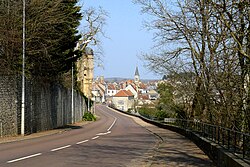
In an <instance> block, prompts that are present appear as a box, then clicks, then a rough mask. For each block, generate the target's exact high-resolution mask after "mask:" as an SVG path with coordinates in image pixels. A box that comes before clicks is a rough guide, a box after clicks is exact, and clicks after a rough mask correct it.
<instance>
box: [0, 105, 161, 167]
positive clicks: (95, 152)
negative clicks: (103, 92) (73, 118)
mask: <svg viewBox="0 0 250 167" xmlns="http://www.w3.org/2000/svg"><path fill="white" fill-rule="evenodd" d="M96 113H97V115H98V116H100V119H99V120H98V121H95V122H93V123H91V124H87V125H84V126H82V127H77V128H75V129H74V130H70V131H66V132H64V133H60V134H54V135H50V136H44V137H40V138H35V139H29V140H23V141H18V142H11V143H5V144H0V166H1V167H2V166H4V167H5V166H6V167H29V166H36V167H44V166H46V167H48V166H53V167H67V166H69V167H78V166H81V167H82V166H91V167H95V166H98V167H105V166H107V167H111V166H115V167H119V166H129V164H130V163H131V161H133V160H135V159H138V158H139V157H142V156H143V155H144V154H146V153H147V152H148V151H149V150H150V149H153V148H154V146H155V145H156V143H157V140H158V138H157V137H155V136H154V135H153V134H152V133H150V132H149V131H148V130H146V129H145V128H144V127H142V126H140V125H138V124H137V123H135V122H134V121H133V120H132V119H131V118H129V117H126V116H124V115H122V114H119V113H117V112H114V111H112V110H110V109H109V108H107V107H106V106H103V105H97V106H96Z"/></svg>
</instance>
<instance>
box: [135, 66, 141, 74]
mask: <svg viewBox="0 0 250 167" xmlns="http://www.w3.org/2000/svg"><path fill="white" fill-rule="evenodd" d="M136 75H138V76H140V74H139V70H138V66H136V69H135V76H136Z"/></svg>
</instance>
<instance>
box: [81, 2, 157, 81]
mask: <svg viewBox="0 0 250 167" xmlns="http://www.w3.org/2000/svg"><path fill="white" fill-rule="evenodd" d="M82 2H84V4H85V7H90V6H92V7H96V8H97V7H98V6H101V7H102V8H103V9H104V10H106V11H107V12H108V13H109V18H107V25H106V27H105V32H106V35H107V36H108V37H109V38H110V39H103V41H102V42H103V45H102V47H103V50H104V57H103V62H104V63H103V64H104V69H102V68H98V67H96V68H95V74H94V75H95V77H97V76H104V77H105V78H108V77H125V78H133V77H134V73H135V68H136V65H138V68H139V73H140V77H141V79H159V78H161V76H156V75H155V74H154V73H152V72H150V71H149V70H148V69H146V68H144V67H143V64H144V62H142V61H141V60H140V58H139V56H140V55H141V54H142V53H146V52H150V51H151V48H152V46H153V45H154V44H153V42H152V33H150V32H148V31H146V30H145V29H144V28H143V20H145V15H141V14H140V7H139V6H137V5H135V4H133V3H132V1H131V0H84V1H83V0H81V2H80V3H82Z"/></svg>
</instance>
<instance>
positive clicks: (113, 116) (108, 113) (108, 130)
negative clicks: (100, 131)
mask: <svg viewBox="0 0 250 167" xmlns="http://www.w3.org/2000/svg"><path fill="white" fill-rule="evenodd" d="M107 108H109V107H107ZM100 110H102V112H105V113H106V114H108V115H110V116H111V117H113V118H115V120H114V122H113V123H112V124H111V126H110V127H109V128H108V130H107V131H110V130H111V129H112V127H113V126H114V124H115V123H116V120H117V118H116V117H115V116H113V115H112V114H110V113H108V112H106V111H104V110H103V109H100Z"/></svg>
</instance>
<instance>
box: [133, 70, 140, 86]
mask: <svg viewBox="0 0 250 167" xmlns="http://www.w3.org/2000/svg"><path fill="white" fill-rule="evenodd" d="M134 81H135V84H136V85H139V82H140V74H139V70H138V66H136V69H135V78H134Z"/></svg>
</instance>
